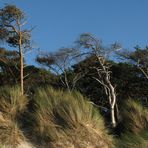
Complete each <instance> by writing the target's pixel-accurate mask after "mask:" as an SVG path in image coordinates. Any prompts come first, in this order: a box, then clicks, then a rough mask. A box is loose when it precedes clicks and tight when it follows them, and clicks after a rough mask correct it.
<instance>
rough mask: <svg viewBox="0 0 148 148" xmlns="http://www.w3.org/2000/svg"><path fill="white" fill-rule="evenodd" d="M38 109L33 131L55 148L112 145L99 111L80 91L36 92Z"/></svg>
mask: <svg viewBox="0 0 148 148" xmlns="http://www.w3.org/2000/svg"><path fill="white" fill-rule="evenodd" d="M34 99H35V101H36V105H37V110H36V112H35V113H34V114H33V116H34V119H35V120H36V126H34V129H33V130H34V133H36V135H37V136H38V138H39V139H40V142H42V144H43V143H44V144H45V143H46V144H47V143H48V144H50V145H51V146H52V147H64V148H66V147H81V148H83V147H84V148H87V147H96V146H97V147H112V146H113V144H112V137H111V136H109V135H108V134H107V130H106V129H105V126H104V121H103V119H102V117H101V115H100V114H99V112H98V111H97V110H96V109H95V108H94V107H93V106H92V105H91V103H90V102H88V101H86V100H85V98H84V97H83V96H82V95H81V94H80V93H78V92H74V93H72V94H69V93H68V92H63V91H57V90H56V91H55V90H53V89H52V88H47V89H40V90H38V92H37V93H36V96H35V98H34Z"/></svg>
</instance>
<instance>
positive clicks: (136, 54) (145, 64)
mask: <svg viewBox="0 0 148 148" xmlns="http://www.w3.org/2000/svg"><path fill="white" fill-rule="evenodd" d="M135 49H136V50H135V51H132V52H130V51H121V52H118V53H117V54H118V55H119V56H120V57H122V58H123V59H126V60H128V62H130V63H131V64H133V65H136V66H137V68H138V69H139V70H140V71H141V72H142V74H143V75H144V76H145V77H146V78H147V79H148V47H145V48H144V49H141V48H140V47H139V46H137V47H135Z"/></svg>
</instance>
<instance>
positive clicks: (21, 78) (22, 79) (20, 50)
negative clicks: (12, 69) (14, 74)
mask: <svg viewBox="0 0 148 148" xmlns="http://www.w3.org/2000/svg"><path fill="white" fill-rule="evenodd" d="M19 53H20V85H21V94H22V95H23V94H24V61H23V50H22V34H21V33H20V36H19Z"/></svg>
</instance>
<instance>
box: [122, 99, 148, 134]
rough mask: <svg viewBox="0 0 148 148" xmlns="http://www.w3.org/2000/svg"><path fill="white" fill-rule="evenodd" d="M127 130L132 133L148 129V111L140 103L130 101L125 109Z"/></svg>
mask: <svg viewBox="0 0 148 148" xmlns="http://www.w3.org/2000/svg"><path fill="white" fill-rule="evenodd" d="M123 120H124V126H125V130H126V131H128V132H132V133H135V134H136V133H138V132H141V131H142V130H144V129H148V109H147V108H144V107H143V106H142V105H141V104H139V103H138V102H135V101H133V100H129V101H128V102H127V103H126V105H125V108H124V109H123Z"/></svg>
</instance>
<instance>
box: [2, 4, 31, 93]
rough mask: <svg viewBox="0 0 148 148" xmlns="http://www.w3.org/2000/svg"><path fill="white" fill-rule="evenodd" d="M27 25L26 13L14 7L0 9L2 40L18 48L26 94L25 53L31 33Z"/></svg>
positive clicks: (28, 46) (21, 76)
mask: <svg viewBox="0 0 148 148" xmlns="http://www.w3.org/2000/svg"><path fill="white" fill-rule="evenodd" d="M26 23H27V21H26V18H25V15H24V13H23V12H22V11H21V10H20V9H18V8H17V7H16V6H14V5H7V6H5V7H4V8H3V9H0V40H2V41H5V42H6V43H8V44H9V45H10V46H13V47H18V53H19V57H20V85H21V93H22V94H24V82H23V81H24V80H23V79H24V74H23V69H24V53H25V51H26V50H28V49H30V37H31V35H30V32H31V30H26V29H24V25H25V24H26Z"/></svg>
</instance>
